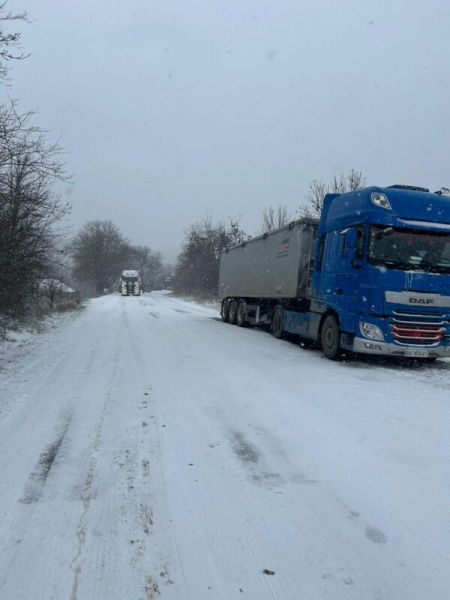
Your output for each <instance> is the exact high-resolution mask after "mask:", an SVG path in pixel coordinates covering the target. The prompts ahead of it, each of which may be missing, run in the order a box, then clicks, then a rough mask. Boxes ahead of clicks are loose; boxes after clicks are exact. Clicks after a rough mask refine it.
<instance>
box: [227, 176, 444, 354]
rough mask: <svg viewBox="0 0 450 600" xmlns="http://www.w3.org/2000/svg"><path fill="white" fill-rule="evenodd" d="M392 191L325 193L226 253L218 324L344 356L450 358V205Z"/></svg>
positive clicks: (424, 194) (438, 196)
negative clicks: (263, 329) (262, 329)
mask: <svg viewBox="0 0 450 600" xmlns="http://www.w3.org/2000/svg"><path fill="white" fill-rule="evenodd" d="M446 194H447V190H444V191H443V192H441V191H440V192H436V193H430V192H429V190H427V189H425V188H417V187H413V186H405V185H395V186H391V187H388V188H381V187H370V188H365V189H363V190H356V191H354V192H349V193H346V194H327V195H326V196H325V198H324V203H323V210H322V214H321V217H320V219H317V220H315V219H300V220H297V221H293V222H292V223H289V225H287V226H286V227H282V228H280V229H277V230H275V231H272V232H268V233H266V234H264V235H261V236H258V237H256V238H253V239H250V240H248V241H245V242H243V243H242V244H239V245H237V246H234V247H232V248H229V249H227V250H225V251H224V252H223V253H222V254H221V259H220V270H219V295H220V298H221V301H222V302H221V314H222V319H223V320H224V321H226V322H228V323H232V324H236V325H238V326H240V327H242V326H243V325H246V324H256V325H257V324H266V325H269V326H270V327H271V329H272V331H273V333H274V335H275V336H276V337H282V336H284V335H285V334H295V335H297V336H299V337H300V338H303V339H304V340H308V341H310V342H313V343H315V344H317V345H318V346H319V347H321V348H322V349H323V352H324V354H325V356H327V358H331V359H338V358H339V357H340V356H341V355H342V354H343V353H345V352H356V353H364V354H374V355H390V356H394V357H411V358H414V359H420V360H424V361H427V362H431V361H433V360H435V359H436V358H438V357H450V197H449V196H448V195H446Z"/></svg>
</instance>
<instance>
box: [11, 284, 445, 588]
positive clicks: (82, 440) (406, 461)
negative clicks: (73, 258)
mask: <svg viewBox="0 0 450 600" xmlns="http://www.w3.org/2000/svg"><path fill="white" fill-rule="evenodd" d="M0 411H1V412H0V469H1V478H0V598H1V600H20V599H26V600H50V599H54V600H62V599H67V600H150V599H157V598H161V599H168V600H169V599H191V600H206V599H210V600H231V599H234V598H244V599H245V598H249V599H252V600H265V599H276V600H285V599H289V600H303V599H304V600H322V599H330V600H340V599H344V598H345V599H354V600H438V599H439V600H441V599H442V600H444V599H447V598H448V597H449V593H450V592H449V590H450V575H449V572H450V571H449V565H450V470H449V468H450V457H449V453H450V450H449V449H450V419H449V415H450V364H449V363H448V362H443V361H438V363H436V365H432V366H423V367H414V368H399V367H398V366H395V365H391V364H382V363H381V364H369V363H367V362H362V361H357V360H352V361H349V362H346V363H341V364H337V363H332V362H329V361H327V360H325V359H323V358H322V356H321V355H320V353H318V352H315V351H308V350H304V349H302V348H300V347H299V346H298V345H295V344H293V343H291V342H287V341H279V340H276V339H274V338H273V337H272V336H270V335H269V334H267V333H265V332H263V331H256V330H251V329H250V330H244V329H239V328H237V327H232V326H230V325H226V324H223V323H222V322H221V321H220V320H219V316H218V314H217V313H216V312H215V311H214V310H212V309H210V308H208V307H204V306H200V305H196V304H194V303H190V302H184V301H182V300H177V299H174V298H171V297H169V296H165V295H163V294H158V293H152V294H147V295H145V296H143V297H140V298H133V297H129V298H122V297H120V296H119V295H112V296H107V297H103V298H100V299H98V300H94V301H92V302H91V303H90V305H89V307H88V308H87V309H86V310H85V311H84V312H82V313H81V314H79V315H78V316H77V317H76V318H74V319H67V320H66V322H65V323H64V325H61V326H59V327H56V328H53V329H51V330H49V331H48V332H47V333H45V334H40V335H37V336H34V337H33V338H32V339H31V340H23V343H22V344H21V345H20V344H16V346H14V345H10V346H9V347H8V349H7V351H6V352H3V354H2V353H1V352H0Z"/></svg>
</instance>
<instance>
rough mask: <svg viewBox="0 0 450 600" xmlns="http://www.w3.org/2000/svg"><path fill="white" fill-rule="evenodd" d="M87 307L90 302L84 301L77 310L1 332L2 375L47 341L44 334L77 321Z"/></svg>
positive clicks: (0, 361)
mask: <svg viewBox="0 0 450 600" xmlns="http://www.w3.org/2000/svg"><path fill="white" fill-rule="evenodd" d="M87 305H88V301H84V302H83V303H81V304H80V305H79V306H78V307H77V308H74V309H71V310H68V311H64V312H53V313H51V314H49V315H47V316H45V317H41V318H34V319H29V320H28V321H26V322H24V323H21V324H18V325H15V326H14V327H11V328H9V329H7V330H2V331H1V332H0V373H4V372H5V371H8V369H9V368H11V365H13V364H15V363H16V362H17V361H18V360H19V359H21V358H22V357H24V356H26V355H27V354H28V353H29V352H30V351H31V350H32V349H33V348H35V347H37V346H39V345H40V344H41V343H42V342H43V341H44V340H46V338H47V336H46V335H44V334H49V333H50V332H52V331H54V330H59V329H60V328H61V327H65V326H67V325H68V324H69V323H71V322H72V321H74V319H77V318H78V317H79V316H80V315H81V314H82V313H83V311H84V309H85V308H86V307H87Z"/></svg>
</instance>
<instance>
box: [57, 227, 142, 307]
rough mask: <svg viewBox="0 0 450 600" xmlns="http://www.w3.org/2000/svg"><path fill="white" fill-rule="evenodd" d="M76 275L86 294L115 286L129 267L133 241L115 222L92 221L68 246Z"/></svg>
mask: <svg viewBox="0 0 450 600" xmlns="http://www.w3.org/2000/svg"><path fill="white" fill-rule="evenodd" d="M68 251H69V252H70V254H71V256H72V259H73V263H74V269H73V276H74V279H75V281H77V283H78V284H79V285H80V288H81V289H82V290H83V292H84V294H85V295H97V296H100V295H101V294H103V293H105V290H109V289H111V288H114V286H115V285H116V283H117V282H118V281H119V278H120V274H121V272H122V270H123V269H126V268H127V267H129V261H130V255H131V251H130V244H129V242H128V241H127V240H126V239H125V238H124V237H123V235H122V234H121V233H120V231H119V229H118V228H117V227H116V225H114V223H113V222H112V221H89V222H88V223H86V224H85V225H84V227H83V228H82V229H81V230H80V231H79V232H78V233H77V235H76V236H75V238H74V239H73V240H72V242H71V243H70V245H69V247H68Z"/></svg>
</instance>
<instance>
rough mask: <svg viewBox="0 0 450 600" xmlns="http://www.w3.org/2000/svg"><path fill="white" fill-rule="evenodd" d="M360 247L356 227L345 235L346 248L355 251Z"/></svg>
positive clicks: (351, 228)
mask: <svg viewBox="0 0 450 600" xmlns="http://www.w3.org/2000/svg"><path fill="white" fill-rule="evenodd" d="M357 245H358V232H357V231H356V229H355V228H354V227H350V229H348V230H347V233H346V234H345V247H346V248H348V249H352V250H354V249H355V248H356V246H357Z"/></svg>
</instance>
